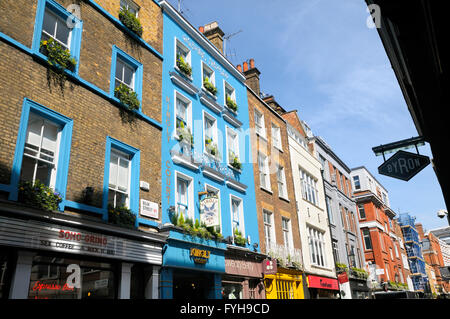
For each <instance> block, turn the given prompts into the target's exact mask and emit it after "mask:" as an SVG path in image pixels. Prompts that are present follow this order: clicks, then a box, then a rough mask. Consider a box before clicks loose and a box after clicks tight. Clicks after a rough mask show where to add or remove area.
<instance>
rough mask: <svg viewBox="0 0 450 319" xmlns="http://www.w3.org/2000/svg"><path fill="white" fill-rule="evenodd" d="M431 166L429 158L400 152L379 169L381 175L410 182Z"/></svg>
mask: <svg viewBox="0 0 450 319" xmlns="http://www.w3.org/2000/svg"><path fill="white" fill-rule="evenodd" d="M428 164H430V159H429V158H428V156H424V155H420V154H415V153H410V152H405V151H398V152H397V153H395V154H394V155H392V156H391V157H390V158H389V159H388V160H387V161H386V162H384V163H383V164H382V165H380V166H379V167H378V172H379V173H380V174H383V175H386V176H390V177H394V178H397V179H401V180H404V181H409V180H410V179H411V178H412V177H413V176H415V175H416V174H417V173H419V172H420V171H421V170H422V169H424V168H425V167H426V166H427V165H428Z"/></svg>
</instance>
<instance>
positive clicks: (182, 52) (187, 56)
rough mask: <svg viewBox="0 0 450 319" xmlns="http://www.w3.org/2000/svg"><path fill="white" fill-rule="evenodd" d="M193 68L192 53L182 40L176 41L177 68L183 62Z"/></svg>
mask: <svg viewBox="0 0 450 319" xmlns="http://www.w3.org/2000/svg"><path fill="white" fill-rule="evenodd" d="M181 59H182V61H184V62H185V63H187V64H189V66H191V65H192V64H191V51H190V50H189V49H188V48H187V47H186V46H185V45H184V44H183V43H181V41H180V40H178V39H175V66H177V61H178V60H181Z"/></svg>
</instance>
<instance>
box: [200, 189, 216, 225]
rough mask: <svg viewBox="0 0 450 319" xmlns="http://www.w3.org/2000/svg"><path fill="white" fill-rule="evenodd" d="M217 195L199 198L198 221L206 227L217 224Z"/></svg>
mask: <svg viewBox="0 0 450 319" xmlns="http://www.w3.org/2000/svg"><path fill="white" fill-rule="evenodd" d="M219 209H220V203H219V197H218V196H217V195H208V196H207V197H205V198H203V199H202V200H200V222H201V223H204V224H205V225H206V227H212V226H219V225H220V223H219Z"/></svg>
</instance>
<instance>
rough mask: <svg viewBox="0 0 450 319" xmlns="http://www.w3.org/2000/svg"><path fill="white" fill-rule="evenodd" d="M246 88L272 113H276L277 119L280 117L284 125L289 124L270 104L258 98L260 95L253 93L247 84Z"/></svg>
mask: <svg viewBox="0 0 450 319" xmlns="http://www.w3.org/2000/svg"><path fill="white" fill-rule="evenodd" d="M245 86H246V87H247V90H249V91H250V92H251V93H252V94H253V95H254V96H256V98H257V99H258V100H259V101H260V102H261V103H262V104H264V106H265V107H267V108H268V109H269V110H270V111H272V113H274V114H275V115H276V116H277V117H279V118H280V119H281V120H282V121H283V122H284V123H287V122H286V120H285V119H284V118H283V117H282V116H281V115H280V114H278V113H277V112H276V111H275V110H274V109H273V108H272V107H271V106H270V105H269V104H267V103H266V102H264V100H263V99H261V97H260V96H258V94H256V92H255V91H253V90H252V89H251V88H250V87H249V86H248V85H247V84H245Z"/></svg>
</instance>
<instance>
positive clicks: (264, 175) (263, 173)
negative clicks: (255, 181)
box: [258, 152, 271, 190]
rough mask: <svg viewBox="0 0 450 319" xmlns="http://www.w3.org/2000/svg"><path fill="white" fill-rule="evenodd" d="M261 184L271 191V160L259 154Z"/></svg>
mask: <svg viewBox="0 0 450 319" xmlns="http://www.w3.org/2000/svg"><path fill="white" fill-rule="evenodd" d="M258 168H259V183H260V186H261V187H262V188H264V189H267V190H271V187H270V176H269V158H268V157H267V156H266V155H264V154H263V153H259V152H258Z"/></svg>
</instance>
